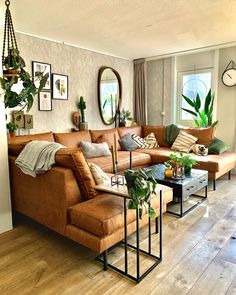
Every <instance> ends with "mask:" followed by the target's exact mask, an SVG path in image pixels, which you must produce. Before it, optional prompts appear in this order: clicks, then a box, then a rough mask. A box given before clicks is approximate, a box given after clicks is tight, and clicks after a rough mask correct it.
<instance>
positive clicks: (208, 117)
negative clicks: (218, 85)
mask: <svg viewBox="0 0 236 295" xmlns="http://www.w3.org/2000/svg"><path fill="white" fill-rule="evenodd" d="M182 96H183V98H184V100H185V101H186V102H187V103H188V104H189V105H190V106H191V109H186V108H182V110H183V111H185V112H187V113H189V114H191V115H192V116H193V119H194V123H195V125H196V127H214V126H216V124H217V123H218V121H215V122H213V107H214V94H213V93H211V89H210V90H209V91H208V93H207V96H206V98H205V103H204V106H202V101H201V99H200V96H199V94H198V93H197V95H196V98H195V99H191V98H189V97H187V96H185V95H183V94H182Z"/></svg>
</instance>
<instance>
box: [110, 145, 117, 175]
mask: <svg viewBox="0 0 236 295" xmlns="http://www.w3.org/2000/svg"><path fill="white" fill-rule="evenodd" d="M111 156H112V167H113V173H114V174H115V173H116V161H115V153H114V146H113V145H112V146H111Z"/></svg>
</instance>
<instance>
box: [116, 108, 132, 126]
mask: <svg viewBox="0 0 236 295" xmlns="http://www.w3.org/2000/svg"><path fill="white" fill-rule="evenodd" d="M119 120H120V123H123V124H124V123H126V121H132V120H133V118H132V117H131V112H130V111H128V110H127V111H125V109H122V110H121V112H120V118H119Z"/></svg>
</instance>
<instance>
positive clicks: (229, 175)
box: [228, 171, 231, 180]
mask: <svg viewBox="0 0 236 295" xmlns="http://www.w3.org/2000/svg"><path fill="white" fill-rule="evenodd" d="M228 179H229V180H230V179H231V171H229V174H228Z"/></svg>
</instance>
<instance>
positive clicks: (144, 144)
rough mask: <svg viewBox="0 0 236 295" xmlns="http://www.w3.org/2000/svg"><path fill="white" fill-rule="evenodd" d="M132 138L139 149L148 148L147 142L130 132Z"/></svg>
mask: <svg viewBox="0 0 236 295" xmlns="http://www.w3.org/2000/svg"><path fill="white" fill-rule="evenodd" d="M132 139H133V140H134V141H135V142H136V144H137V146H138V148H139V149H148V148H149V143H148V142H147V141H146V140H145V139H144V138H142V137H140V136H138V135H136V134H132Z"/></svg>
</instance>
